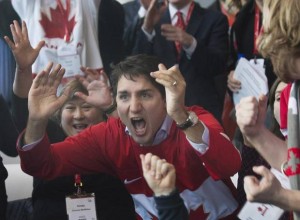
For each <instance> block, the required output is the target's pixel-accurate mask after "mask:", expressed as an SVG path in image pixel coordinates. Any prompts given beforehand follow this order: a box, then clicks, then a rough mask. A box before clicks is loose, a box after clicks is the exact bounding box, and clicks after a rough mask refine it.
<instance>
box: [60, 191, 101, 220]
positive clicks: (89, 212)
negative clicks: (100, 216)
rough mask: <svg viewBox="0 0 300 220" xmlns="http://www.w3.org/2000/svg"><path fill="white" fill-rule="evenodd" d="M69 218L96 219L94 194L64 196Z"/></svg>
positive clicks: (76, 219)
mask: <svg viewBox="0 0 300 220" xmlns="http://www.w3.org/2000/svg"><path fill="white" fill-rule="evenodd" d="M66 205H67V214H68V216H69V220H97V214H96V206H95V195H94V194H84V195H72V196H67V197H66Z"/></svg>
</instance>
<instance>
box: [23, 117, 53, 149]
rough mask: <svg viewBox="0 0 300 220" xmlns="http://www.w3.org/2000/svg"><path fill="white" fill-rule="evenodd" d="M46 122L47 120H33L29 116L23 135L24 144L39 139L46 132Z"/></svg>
mask: <svg viewBox="0 0 300 220" xmlns="http://www.w3.org/2000/svg"><path fill="white" fill-rule="evenodd" d="M47 123H48V120H38V121H34V120H31V119H30V117H29V119H28V122H27V127H26V131H25V135H24V145H26V144H31V143H33V142H35V141H37V140H40V139H41V138H42V137H43V136H44V134H45V132H46V127H47Z"/></svg>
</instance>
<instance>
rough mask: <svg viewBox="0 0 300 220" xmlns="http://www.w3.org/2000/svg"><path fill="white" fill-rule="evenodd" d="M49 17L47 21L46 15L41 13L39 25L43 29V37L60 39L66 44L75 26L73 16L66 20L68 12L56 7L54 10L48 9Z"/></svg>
mask: <svg viewBox="0 0 300 220" xmlns="http://www.w3.org/2000/svg"><path fill="white" fill-rule="evenodd" d="M62 10H63V11H62ZM50 15H51V16H50V19H49V18H48V16H47V15H46V14H44V13H43V12H42V13H41V17H42V18H41V20H40V24H41V25H42V27H43V29H44V32H45V37H46V38H61V39H65V40H66V41H67V42H68V41H69V40H70V39H69V38H70V36H71V34H72V32H73V29H74V26H75V24H76V22H75V16H73V17H72V18H71V19H70V20H68V16H69V13H68V10H66V9H63V8H62V9H60V8H59V7H58V6H56V8H55V9H52V8H50Z"/></svg>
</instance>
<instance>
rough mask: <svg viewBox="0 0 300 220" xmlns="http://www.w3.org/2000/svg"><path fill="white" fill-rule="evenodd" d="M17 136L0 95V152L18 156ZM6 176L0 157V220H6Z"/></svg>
mask: <svg viewBox="0 0 300 220" xmlns="http://www.w3.org/2000/svg"><path fill="white" fill-rule="evenodd" d="M18 135H19V130H18V129H17V127H16V125H15V123H14V120H13V118H12V116H11V114H10V110H9V107H8V105H7V103H6V101H5V99H4V98H3V96H2V95H1V94H0V150H1V151H2V152H3V153H5V154H6V155H7V156H11V157H16V156H17V155H18V153H17V149H16V147H15V146H16V142H17V139H18ZM7 176H8V173H7V170H6V168H5V167H4V165H3V162H2V157H1V156H0V219H3V220H5V219H6V209H7V194H6V188H5V179H6V178H7Z"/></svg>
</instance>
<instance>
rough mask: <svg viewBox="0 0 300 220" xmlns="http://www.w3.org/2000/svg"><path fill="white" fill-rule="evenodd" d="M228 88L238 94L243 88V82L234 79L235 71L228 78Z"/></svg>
mask: <svg viewBox="0 0 300 220" xmlns="http://www.w3.org/2000/svg"><path fill="white" fill-rule="evenodd" d="M227 87H228V88H229V89H230V90H231V91H232V92H238V91H239V90H240V89H241V88H242V87H241V82H240V81H239V80H236V79H235V78H234V71H231V72H230V73H229V75H228V77H227Z"/></svg>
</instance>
